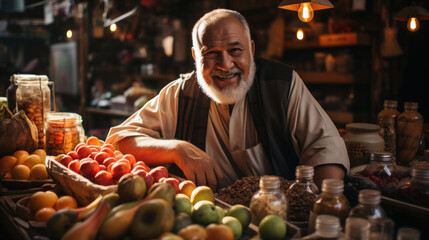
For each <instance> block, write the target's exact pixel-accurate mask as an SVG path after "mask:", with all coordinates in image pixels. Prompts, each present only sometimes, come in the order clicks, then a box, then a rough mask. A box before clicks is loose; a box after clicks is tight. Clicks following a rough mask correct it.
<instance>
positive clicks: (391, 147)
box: [378, 100, 400, 156]
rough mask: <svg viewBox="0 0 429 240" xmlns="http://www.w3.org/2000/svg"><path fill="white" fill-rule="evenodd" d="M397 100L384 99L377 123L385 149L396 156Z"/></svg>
mask: <svg viewBox="0 0 429 240" xmlns="http://www.w3.org/2000/svg"><path fill="white" fill-rule="evenodd" d="M397 107H398V102H397V101H395V100H384V109H383V110H381V111H380V113H378V125H380V127H381V129H380V135H381V136H382V137H383V139H384V143H385V145H384V146H385V151H386V152H391V153H392V154H393V156H396V120H397V118H398V116H399V114H400V113H399V112H398V110H397V109H396V108H397Z"/></svg>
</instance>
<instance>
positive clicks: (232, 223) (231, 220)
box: [222, 216, 243, 240]
mask: <svg viewBox="0 0 429 240" xmlns="http://www.w3.org/2000/svg"><path fill="white" fill-rule="evenodd" d="M222 224H224V225H226V226H228V227H229V228H231V230H232V232H233V233H234V239H236V240H237V239H240V237H241V234H242V233H243V227H242V226H241V223H240V221H238V219H237V218H235V217H231V216H226V217H224V218H222Z"/></svg>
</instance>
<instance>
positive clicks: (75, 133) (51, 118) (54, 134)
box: [46, 112, 83, 155]
mask: <svg viewBox="0 0 429 240" xmlns="http://www.w3.org/2000/svg"><path fill="white" fill-rule="evenodd" d="M81 123H82V118H81V117H80V115H79V114H76V113H64V112H51V113H49V114H48V126H47V129H46V153H47V154H48V155H59V154H66V153H68V152H70V151H72V150H73V149H74V148H75V146H76V145H77V144H79V143H80V142H82V140H83V136H82V131H83V128H82V124H81Z"/></svg>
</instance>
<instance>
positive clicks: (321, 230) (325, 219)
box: [302, 214, 343, 240]
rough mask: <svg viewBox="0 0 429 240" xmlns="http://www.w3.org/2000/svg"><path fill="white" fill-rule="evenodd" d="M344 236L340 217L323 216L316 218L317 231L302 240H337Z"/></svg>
mask: <svg viewBox="0 0 429 240" xmlns="http://www.w3.org/2000/svg"><path fill="white" fill-rule="evenodd" d="M342 235H343V234H342V232H341V224H340V220H339V219H338V217H335V216H331V215H325V214H321V215H318V216H317V218H316V231H315V232H314V233H312V234H310V235H307V236H305V237H303V238H302V240H335V239H338V238H340V237H342Z"/></svg>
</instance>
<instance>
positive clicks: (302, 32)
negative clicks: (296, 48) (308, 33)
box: [296, 28, 304, 40]
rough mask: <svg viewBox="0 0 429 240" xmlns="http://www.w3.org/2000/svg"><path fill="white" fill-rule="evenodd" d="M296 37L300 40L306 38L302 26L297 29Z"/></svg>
mask: <svg viewBox="0 0 429 240" xmlns="http://www.w3.org/2000/svg"><path fill="white" fill-rule="evenodd" d="M296 38H297V39H298V40H302V39H304V31H302V29H301V28H298V31H296Z"/></svg>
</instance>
